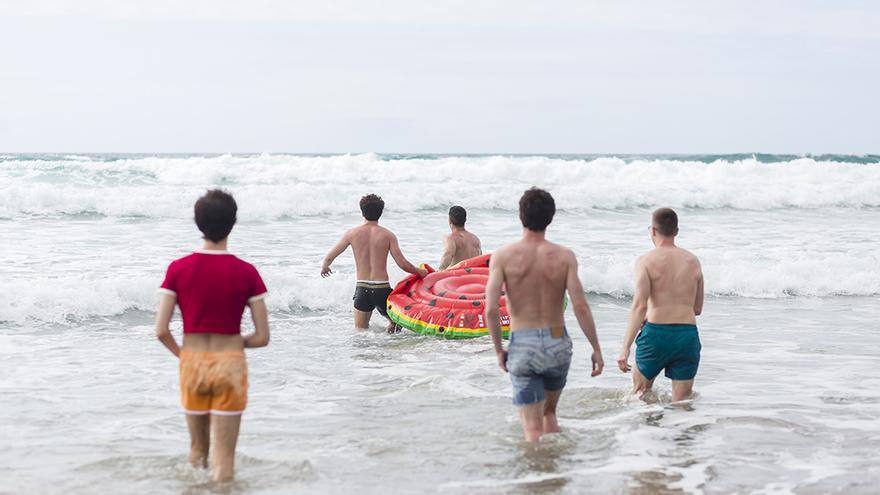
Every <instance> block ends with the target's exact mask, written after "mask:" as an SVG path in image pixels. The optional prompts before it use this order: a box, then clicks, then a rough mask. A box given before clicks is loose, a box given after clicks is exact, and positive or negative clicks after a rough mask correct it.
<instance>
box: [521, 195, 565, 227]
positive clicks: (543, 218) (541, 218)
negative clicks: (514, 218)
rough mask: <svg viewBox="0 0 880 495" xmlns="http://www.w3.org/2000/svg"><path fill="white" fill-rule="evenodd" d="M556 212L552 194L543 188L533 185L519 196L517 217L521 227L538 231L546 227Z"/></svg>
mask: <svg viewBox="0 0 880 495" xmlns="http://www.w3.org/2000/svg"><path fill="white" fill-rule="evenodd" d="M555 213H556V202H555V201H553V196H551V195H550V193H548V192H547V191H545V190H543V189H538V188H537V187H533V188H531V189H529V190H528V191H526V192H524V193H523V195H522V197H521V198H519V219H520V221H522V224H523V227H525V228H527V229H529V230H535V231H538V232H541V231H544V230H546V229H547V226H548V225H550V222H552V221H553V215H554V214H555Z"/></svg>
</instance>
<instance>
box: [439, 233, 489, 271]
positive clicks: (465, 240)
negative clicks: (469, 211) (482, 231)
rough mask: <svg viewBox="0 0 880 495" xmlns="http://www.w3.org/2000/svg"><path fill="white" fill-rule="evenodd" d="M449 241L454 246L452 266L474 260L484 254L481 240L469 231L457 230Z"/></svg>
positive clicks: (450, 236)
mask: <svg viewBox="0 0 880 495" xmlns="http://www.w3.org/2000/svg"><path fill="white" fill-rule="evenodd" d="M447 239H448V241H447V242H451V243H452V244H454V246H453V249H452V260H451V261H450V263H449V264H450V265H454V264H456V263H459V262H462V261H464V260H466V259H470V258H473V257H475V256H479V255H481V254H483V250H482V246H481V245H480V238H479V237H477V236H475V235H474V234H472V233H470V232H468V231H467V230H457V231H455V232H452V233H451V234H449V235H448V237H447Z"/></svg>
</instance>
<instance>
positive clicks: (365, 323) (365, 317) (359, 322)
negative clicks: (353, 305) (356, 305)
mask: <svg viewBox="0 0 880 495" xmlns="http://www.w3.org/2000/svg"><path fill="white" fill-rule="evenodd" d="M372 315H373V312H372V311H360V310H357V309H356V310H354V327H355V328H358V329H361V330H366V329H368V328H370V316H372Z"/></svg>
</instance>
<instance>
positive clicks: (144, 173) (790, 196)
mask: <svg viewBox="0 0 880 495" xmlns="http://www.w3.org/2000/svg"><path fill="white" fill-rule="evenodd" d="M83 158H84V157H77V160H58V161H49V160H41V161H34V160H10V161H4V162H0V177H2V179H3V181H2V185H0V216H2V217H6V218H11V217H16V216H20V215H66V214H77V213H97V214H101V215H107V216H142V217H171V218H182V217H186V216H189V215H190V206H191V203H192V200H193V198H195V197H196V196H197V195H198V194H200V193H201V192H202V191H203V190H204V189H205V188H208V187H215V186H221V187H225V188H228V189H230V190H232V191H233V192H234V193H235V194H236V197H237V198H238V199H239V202H240V204H241V216H242V218H244V219H277V218H280V217H296V216H300V215H323V214H343V213H348V212H349V211H350V210H351V206H350V205H351V203H352V201H354V200H356V199H357V198H359V197H360V196H361V195H362V194H364V193H365V192H368V191H374V192H377V193H379V194H382V195H383V196H384V197H385V198H386V200H387V201H388V202H389V205H393V208H394V209H395V210H397V211H412V210H420V209H428V208H436V207H443V206H449V205H450V204H452V203H462V204H467V205H468V206H469V207H471V208H487V209H504V210H513V209H515V208H516V198H517V197H518V195H519V193H520V192H521V191H522V190H523V189H525V188H527V187H529V186H531V185H539V186H543V187H547V188H549V189H550V190H551V191H552V192H553V193H554V196H555V197H556V199H557V204H558V206H559V208H560V209H562V210H581V209H590V208H603V209H604V208H607V209H625V208H632V207H645V206H653V205H659V204H664V205H671V206H683V207H695V208H707V209H711V208H738V209H749V210H766V209H776V208H788V207H800V208H817V207H825V206H842V207H856V208H861V207H878V206H880V164H862V163H841V162H835V161H816V160H814V159H811V158H801V159H796V160H791V161H785V162H778V163H760V162H758V161H757V160H754V159H748V160H739V161H724V160H719V161H716V162H713V163H703V162H699V161H681V160H663V159H653V160H652V159H637V160H623V159H619V158H613V157H608V158H596V159H590V160H562V159H557V158H549V157H505V156H492V157H440V158H430V159H397V160H386V159H383V158H381V157H379V156H377V155H375V154H363V155H339V156H322V157H314V156H290V155H259V156H252V157H240V156H231V155H223V156H218V157H189V158H172V157H150V158H138V159H120V160H115V161H86V160H83Z"/></svg>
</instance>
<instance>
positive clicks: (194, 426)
mask: <svg viewBox="0 0 880 495" xmlns="http://www.w3.org/2000/svg"><path fill="white" fill-rule="evenodd" d="M186 426H187V428H189V463H190V464H192V465H193V467H203V468H206V467H208V448H209V445H210V442H211V417H210V416H209V415H207V414H201V415H198V414H187V415H186Z"/></svg>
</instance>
